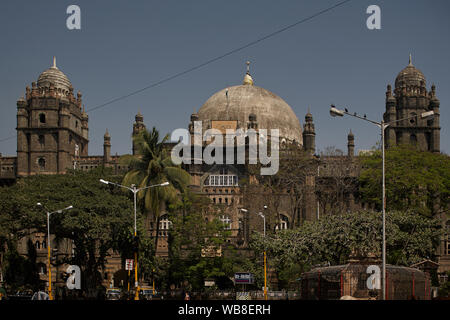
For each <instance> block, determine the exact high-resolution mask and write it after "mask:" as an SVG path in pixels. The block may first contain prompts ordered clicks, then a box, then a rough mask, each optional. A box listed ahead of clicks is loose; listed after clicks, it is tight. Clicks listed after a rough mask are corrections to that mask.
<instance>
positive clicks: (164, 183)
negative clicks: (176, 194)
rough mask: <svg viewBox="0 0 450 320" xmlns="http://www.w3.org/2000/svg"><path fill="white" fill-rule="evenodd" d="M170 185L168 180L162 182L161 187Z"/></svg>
mask: <svg viewBox="0 0 450 320" xmlns="http://www.w3.org/2000/svg"><path fill="white" fill-rule="evenodd" d="M168 185H169V182H167V181H166V182H163V183H161V184H160V186H161V187H164V186H168Z"/></svg>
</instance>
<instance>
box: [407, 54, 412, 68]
mask: <svg viewBox="0 0 450 320" xmlns="http://www.w3.org/2000/svg"><path fill="white" fill-rule="evenodd" d="M408 65H409V66H412V58H411V53H410V54H409V64H408Z"/></svg>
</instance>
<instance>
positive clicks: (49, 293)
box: [37, 202, 73, 300]
mask: <svg viewBox="0 0 450 320" xmlns="http://www.w3.org/2000/svg"><path fill="white" fill-rule="evenodd" d="M37 205H38V206H40V207H43V208H44V209H45V210H46V213H47V259H48V261H47V265H48V299H49V300H53V293H52V267H51V247H50V215H51V214H52V213H56V212H57V213H61V212H63V211H64V210H70V209H72V208H73V207H72V206H68V207H67V208H64V209H61V210H56V211H53V212H50V211H49V210H47V208H46V207H44V205H43V204H42V203H40V202H38V203H37Z"/></svg>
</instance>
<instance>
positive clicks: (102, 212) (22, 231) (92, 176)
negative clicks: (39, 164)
mask: <svg viewBox="0 0 450 320" xmlns="http://www.w3.org/2000/svg"><path fill="white" fill-rule="evenodd" d="M100 178H104V179H108V180H110V181H116V182H118V181H120V179H121V177H117V176H113V175H112V172H111V170H107V169H104V168H99V169H96V170H91V171H89V172H82V171H69V172H68V173H67V174H65V175H37V176H31V177H27V178H23V179H19V180H18V181H17V183H16V184H15V185H13V186H11V187H4V188H2V190H1V195H2V198H1V201H0V212H2V215H1V216H2V221H4V223H2V225H3V227H4V228H9V231H8V232H17V233H16V234H14V235H11V236H10V238H9V239H8V241H9V243H10V244H12V243H16V242H17V241H18V240H20V239H22V238H23V237H25V236H27V235H29V234H31V233H34V232H43V233H46V232H47V220H46V214H45V212H44V210H43V209H42V208H40V207H38V206H36V203H37V202H41V203H43V204H44V205H45V206H46V207H47V208H48V209H49V210H51V211H53V210H57V209H61V208H64V207H67V206H69V205H72V206H73V209H72V210H69V211H64V212H62V213H54V214H52V215H51V218H50V221H51V223H50V232H51V234H53V235H55V237H56V238H55V242H56V243H58V242H60V241H62V240H63V239H69V240H72V241H73V243H74V245H75V254H74V256H73V257H71V256H69V257H67V258H65V259H64V260H62V261H58V262H57V263H71V264H77V265H79V266H80V268H81V270H82V282H83V283H82V285H83V288H84V289H85V290H88V291H93V290H95V288H97V287H98V286H99V285H100V284H101V282H102V280H103V277H102V275H101V272H100V271H101V270H102V269H103V268H104V266H105V261H106V258H107V257H108V256H109V255H110V254H111V252H112V250H119V249H120V248H121V245H123V243H124V242H126V241H129V239H128V240H127V238H126V236H127V235H131V234H132V227H133V218H132V212H133V208H132V201H130V198H129V195H128V196H126V195H124V194H123V193H122V192H120V191H118V190H117V189H114V188H110V187H109V186H104V185H103V184H101V183H99V179H100ZM8 221H11V222H12V223H11V225H10V226H7V225H6V222H8ZM120 235H123V236H124V238H121V237H120ZM9 248H12V246H10V245H8V249H9Z"/></svg>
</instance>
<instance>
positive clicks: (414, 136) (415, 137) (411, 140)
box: [409, 133, 417, 146]
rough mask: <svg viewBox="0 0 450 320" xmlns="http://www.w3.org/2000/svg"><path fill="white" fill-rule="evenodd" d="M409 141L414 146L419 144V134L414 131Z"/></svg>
mask: <svg viewBox="0 0 450 320" xmlns="http://www.w3.org/2000/svg"><path fill="white" fill-rule="evenodd" d="M409 142H410V143H411V145H413V146H416V145H417V136H416V135H415V134H414V133H413V134H411V135H410V136H409Z"/></svg>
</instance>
